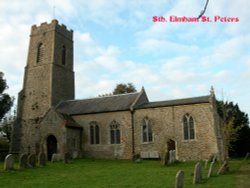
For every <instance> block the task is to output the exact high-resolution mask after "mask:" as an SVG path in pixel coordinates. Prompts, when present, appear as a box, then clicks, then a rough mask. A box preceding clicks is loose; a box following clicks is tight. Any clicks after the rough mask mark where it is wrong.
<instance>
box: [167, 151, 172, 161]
mask: <svg viewBox="0 0 250 188" xmlns="http://www.w3.org/2000/svg"><path fill="white" fill-rule="evenodd" d="M168 163H169V164H172V163H173V150H170V151H169V162H168Z"/></svg>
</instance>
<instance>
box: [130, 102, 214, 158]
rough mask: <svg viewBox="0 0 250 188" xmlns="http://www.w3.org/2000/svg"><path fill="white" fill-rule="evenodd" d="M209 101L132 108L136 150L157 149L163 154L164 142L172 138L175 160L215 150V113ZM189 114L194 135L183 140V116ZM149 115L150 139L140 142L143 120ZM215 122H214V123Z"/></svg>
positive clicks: (203, 156) (166, 149)
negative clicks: (134, 110) (139, 108)
mask: <svg viewBox="0 0 250 188" xmlns="http://www.w3.org/2000/svg"><path fill="white" fill-rule="evenodd" d="M211 110H212V109H211V105H210V103H204V104H193V105H180V106H172V107H161V108H148V109H141V110H137V111H136V112H135V118H134V119H135V152H136V153H140V152H141V151H158V152H159V153H160V154H161V155H163V154H164V153H165V152H166V151H168V148H167V142H168V141H169V140H170V139H171V140H174V141H175V147H176V155H177V156H176V157H177V159H178V160H200V159H208V158H209V157H210V156H211V155H212V154H217V153H218V144H217V137H216V135H215V130H214V128H215V126H214V116H213V113H211ZM187 113H188V114H190V115H191V116H192V117H193V118H194V128H195V139H193V140H184V135H183V123H182V121H183V116H184V115H185V114H187ZM144 117H148V118H149V119H151V121H152V129H153V142H151V143H143V142H142V120H143V118H144ZM216 126H217V125H216Z"/></svg>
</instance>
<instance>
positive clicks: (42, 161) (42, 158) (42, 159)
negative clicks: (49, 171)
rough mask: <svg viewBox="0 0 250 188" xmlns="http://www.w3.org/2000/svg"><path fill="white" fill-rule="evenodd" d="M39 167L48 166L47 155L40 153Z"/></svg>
mask: <svg viewBox="0 0 250 188" xmlns="http://www.w3.org/2000/svg"><path fill="white" fill-rule="evenodd" d="M38 165H39V166H45V165H46V155H45V153H42V152H40V153H39V154H38Z"/></svg>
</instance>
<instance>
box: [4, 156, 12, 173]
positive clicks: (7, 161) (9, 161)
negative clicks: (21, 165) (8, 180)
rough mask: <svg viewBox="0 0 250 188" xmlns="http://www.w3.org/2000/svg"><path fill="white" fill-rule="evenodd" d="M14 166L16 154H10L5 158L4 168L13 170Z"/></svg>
mask: <svg viewBox="0 0 250 188" xmlns="http://www.w3.org/2000/svg"><path fill="white" fill-rule="evenodd" d="M13 168H14V155H12V154H9V155H7V156H6V157H5V159H4V170H12V169H13Z"/></svg>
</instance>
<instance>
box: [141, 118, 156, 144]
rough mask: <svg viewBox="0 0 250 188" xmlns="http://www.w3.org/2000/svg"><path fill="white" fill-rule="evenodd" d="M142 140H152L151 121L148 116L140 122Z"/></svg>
mask: <svg viewBox="0 0 250 188" xmlns="http://www.w3.org/2000/svg"><path fill="white" fill-rule="evenodd" d="M142 141H143V142H152V141H153V131H152V123H151V121H150V120H149V119H148V117H146V118H144V119H143V124H142Z"/></svg>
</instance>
